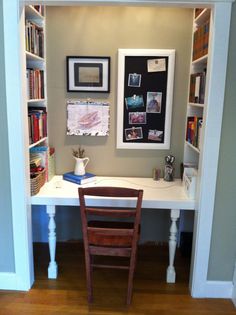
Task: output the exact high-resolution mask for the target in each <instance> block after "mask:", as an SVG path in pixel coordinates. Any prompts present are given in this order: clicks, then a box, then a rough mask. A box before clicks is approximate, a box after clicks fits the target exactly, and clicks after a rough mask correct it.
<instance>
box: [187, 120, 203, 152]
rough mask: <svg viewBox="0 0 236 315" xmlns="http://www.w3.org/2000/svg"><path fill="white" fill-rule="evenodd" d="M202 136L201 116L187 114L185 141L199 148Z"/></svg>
mask: <svg viewBox="0 0 236 315" xmlns="http://www.w3.org/2000/svg"><path fill="white" fill-rule="evenodd" d="M201 137H202V117H197V116H189V117H188V118H187V130H186V141H187V142H189V143H191V144H192V145H193V146H195V147H196V148H198V149H200V147H201V141H202V139H201Z"/></svg>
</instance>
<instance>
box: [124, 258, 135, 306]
mask: <svg viewBox="0 0 236 315" xmlns="http://www.w3.org/2000/svg"><path fill="white" fill-rule="evenodd" d="M135 265H136V253H132V255H131V258H130V268H129V278H128V291H127V301H126V303H127V305H130V303H131V299H132V292H133V279H134V270H135Z"/></svg>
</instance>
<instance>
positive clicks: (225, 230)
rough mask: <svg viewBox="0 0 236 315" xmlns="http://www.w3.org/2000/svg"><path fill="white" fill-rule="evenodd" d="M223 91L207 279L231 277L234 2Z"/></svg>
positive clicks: (235, 215) (235, 214)
mask: <svg viewBox="0 0 236 315" xmlns="http://www.w3.org/2000/svg"><path fill="white" fill-rule="evenodd" d="M231 19H232V20H231V30H230V44H229V55H228V58H229V59H228V67H227V81H226V90H225V105H224V116H223V125H222V134H221V146H220V156H219V166H218V177H217V189H216V200H215V212H214V221H213V231H212V242H211V252H210V261H209V271H208V278H209V279H210V280H213V279H214V280H229V281H231V280H232V278H233V270H234V263H235V260H236V245H235V240H236V211H235V203H236V185H235V178H236V167H235V161H236V146H235V141H234V135H235V134H236V124H235V117H236V106H235V101H236V90H235V82H236V42H235V34H236V4H235V3H234V4H233V9H232V17H231Z"/></svg>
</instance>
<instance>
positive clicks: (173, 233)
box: [166, 209, 180, 283]
mask: <svg viewBox="0 0 236 315" xmlns="http://www.w3.org/2000/svg"><path fill="white" fill-rule="evenodd" d="M179 215H180V210H177V209H172V210H171V212H170V218H171V226H170V239H169V266H168V268H167V274H166V282H168V283H175V275H176V274H175V267H174V260H175V250H176V244H177V232H178V229H177V224H176V222H177V220H178V219H179Z"/></svg>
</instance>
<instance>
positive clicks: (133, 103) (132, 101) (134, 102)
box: [125, 94, 144, 110]
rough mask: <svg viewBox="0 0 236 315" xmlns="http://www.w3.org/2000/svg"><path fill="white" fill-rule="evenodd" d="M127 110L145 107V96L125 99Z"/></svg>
mask: <svg viewBox="0 0 236 315" xmlns="http://www.w3.org/2000/svg"><path fill="white" fill-rule="evenodd" d="M125 104H126V108H127V109H128V110H129V109H133V108H139V107H144V102H143V96H142V95H135V94H134V95H133V96H129V97H126V98H125Z"/></svg>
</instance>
